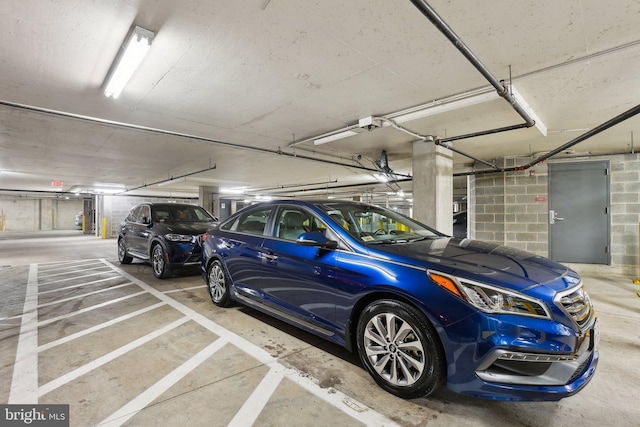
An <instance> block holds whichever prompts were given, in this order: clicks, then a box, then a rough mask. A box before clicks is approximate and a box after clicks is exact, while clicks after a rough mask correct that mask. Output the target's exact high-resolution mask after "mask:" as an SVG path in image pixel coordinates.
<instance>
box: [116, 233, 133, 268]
mask: <svg viewBox="0 0 640 427" xmlns="http://www.w3.org/2000/svg"><path fill="white" fill-rule="evenodd" d="M118 261H120V264H131V261H133V257H131V256H129V255H127V247H126V246H125V245H124V239H120V240H118Z"/></svg>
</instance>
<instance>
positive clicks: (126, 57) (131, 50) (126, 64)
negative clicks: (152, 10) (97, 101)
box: [104, 26, 155, 99]
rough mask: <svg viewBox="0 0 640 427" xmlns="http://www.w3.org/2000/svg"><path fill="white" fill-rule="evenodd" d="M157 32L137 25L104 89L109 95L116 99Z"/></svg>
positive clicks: (128, 37)
mask: <svg viewBox="0 0 640 427" xmlns="http://www.w3.org/2000/svg"><path fill="white" fill-rule="evenodd" d="M154 36H155V34H154V33H153V32H151V31H149V30H145V29H144V28H142V27H138V26H135V27H134V28H133V30H132V31H131V32H130V33H129V35H128V36H127V40H126V42H125V44H124V45H123V47H122V49H121V50H120V53H119V55H118V56H117V57H116V62H115V63H114V64H113V66H112V71H111V73H110V74H109V79H108V81H107V84H106V88H105V90H104V94H105V96H107V97H109V96H110V97H112V98H113V99H116V98H117V97H118V96H119V95H120V93H121V92H122V89H124V87H125V85H126V84H127V82H128V81H129V79H130V78H131V76H132V75H133V73H134V72H135V71H136V69H137V68H138V66H139V65H140V63H141V62H142V60H143V59H144V57H145V55H146V54H147V52H148V51H149V49H150V48H151V42H152V41H153V37H154Z"/></svg>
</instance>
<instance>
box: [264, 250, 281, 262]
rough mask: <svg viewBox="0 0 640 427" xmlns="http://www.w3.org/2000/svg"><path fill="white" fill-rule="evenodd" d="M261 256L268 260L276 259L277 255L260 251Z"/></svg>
mask: <svg viewBox="0 0 640 427" xmlns="http://www.w3.org/2000/svg"><path fill="white" fill-rule="evenodd" d="M262 258H264V259H267V260H269V261H275V260H277V259H278V255H274V254H272V253H266V252H262Z"/></svg>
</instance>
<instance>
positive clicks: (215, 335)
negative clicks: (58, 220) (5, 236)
mask: <svg viewBox="0 0 640 427" xmlns="http://www.w3.org/2000/svg"><path fill="white" fill-rule="evenodd" d="M75 239H77V240H75ZM43 242H44V243H43ZM31 244H34V245H36V244H39V245H43V248H42V250H41V251H38V254H37V255H35V254H34V255H32V256H31V257H30V258H31V259H30V260H29V261H35V262H25V260H26V259H27V258H24V257H23V255H18V254H15V255H10V251H9V250H7V248H8V247H10V243H9V242H8V241H0V253H2V254H3V262H2V264H3V266H2V274H3V277H4V278H5V280H3V283H2V285H1V288H2V289H1V290H2V292H3V295H7V299H6V300H5V302H4V303H3V305H2V308H1V310H0V324H1V325H2V326H1V329H0V334H1V340H0V347H1V350H2V351H1V353H0V354H1V355H0V363H1V365H0V380H1V381H0V384H2V385H0V401H2V402H3V403H47V404H54V403H65V404H69V405H70V414H71V425H74V426H89V425H144V426H148V425H174V424H186V425H190V426H191V425H208V426H211V425H215V426H224V425H238V426H245V425H256V426H275V425H307V426H326V425H332V426H340V425H344V426H352V425H371V426H392V425H401V426H417V425H436V426H445V425H463V426H464V425H469V426H471V425H474V426H477V425H487V426H489V425H491V426H514V425H519V426H568V425H574V424H575V423H580V424H583V425H602V424H605V423H614V424H616V425H634V424H635V422H636V420H637V419H638V417H639V416H640V410H639V409H638V408H637V406H636V404H635V397H634V396H633V393H632V392H631V390H637V389H638V387H640V379H639V378H638V377H637V376H636V375H635V373H634V370H633V367H635V366H639V365H640V355H639V352H638V351H637V350H638V348H637V342H638V338H639V333H638V329H637V324H638V320H639V317H640V309H639V308H638V307H639V306H638V299H637V297H636V296H635V292H636V291H637V289H636V288H637V285H635V287H634V285H633V283H632V282H631V281H630V280H629V279H628V278H626V277H616V276H611V275H608V274H602V273H601V272H598V271H591V272H588V271H587V272H585V282H586V285H587V287H588V290H589V292H590V294H591V296H592V298H593V299H594V303H595V305H596V307H597V309H598V314H599V317H600V319H601V322H602V323H601V327H602V340H601V344H600V347H601V362H600V365H599V367H598V372H597V373H596V376H595V377H594V379H593V380H592V382H591V383H590V384H589V385H588V386H587V388H586V389H584V390H583V391H582V392H580V393H579V394H578V395H576V396H573V397H570V398H567V399H565V400H562V401H560V402H556V403H550V402H545V403H512V402H493V401H486V400H480V399H473V398H468V397H464V396H459V395H456V394H453V393H450V392H448V391H442V392H440V393H438V394H437V395H435V396H432V397H431V398H428V399H415V400H411V401H407V400H402V399H398V398H396V397H394V396H392V395H390V394H388V393H385V392H384V391H382V390H381V389H380V388H378V387H377V385H376V384H375V383H374V382H373V380H372V379H371V378H370V377H369V375H368V374H367V373H366V371H365V370H364V369H363V368H362V367H361V366H360V365H359V362H358V360H357V358H356V357H354V356H352V355H351V354H349V353H347V352H346V351H345V350H343V349H341V348H339V347H337V346H335V345H333V344H330V343H327V342H325V341H324V340H322V339H320V338H317V337H315V336H313V335H310V334H306V333H304V332H301V331H299V330H297V329H295V328H290V327H289V326H287V325H285V324H283V323H281V322H279V321H276V320H273V319H271V318H269V317H266V316H263V315H262V314H260V313H258V312H256V311H254V310H252V309H249V308H244V307H239V306H237V307H234V308H231V309H220V308H218V307H216V306H214V305H213V304H212V303H211V301H210V299H209V296H208V293H207V290H206V288H205V287H204V285H203V281H202V279H201V277H200V276H199V275H198V272H197V270H196V271H184V272H181V274H180V275H176V276H175V277H173V278H170V279H166V280H158V279H156V278H155V277H154V276H153V273H152V272H151V267H150V266H149V265H148V264H143V263H133V264H131V265H126V266H120V265H119V264H118V263H117V261H116V260H115V253H116V248H115V241H109V240H107V241H102V240H95V238H92V237H90V236H89V237H85V236H83V237H82V238H76V237H71V238H67V246H66V247H65V249H64V250H61V249H60V248H61V247H63V246H64V245H63V244H62V243H60V242H59V241H58V240H57V238H56V239H49V240H47V239H45V240H43V239H39V242H38V243H36V242H35V241H33V242H32V241H31V240H24V241H22V245H23V246H26V247H29V246H30V245H31ZM47 247H50V248H52V249H51V250H50V252H47ZM78 253H85V254H86V256H87V257H86V258H83V257H76V256H72V255H70V254H78ZM5 254H6V255H7V256H6V257H5ZM45 254H46V255H45ZM96 255H98V257H95V256H96Z"/></svg>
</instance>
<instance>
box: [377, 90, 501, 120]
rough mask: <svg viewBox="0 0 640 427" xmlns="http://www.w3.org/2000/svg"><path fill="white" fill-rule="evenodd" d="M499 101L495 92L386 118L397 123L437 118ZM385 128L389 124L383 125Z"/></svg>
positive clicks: (446, 101) (440, 103)
mask: <svg viewBox="0 0 640 427" xmlns="http://www.w3.org/2000/svg"><path fill="white" fill-rule="evenodd" d="M496 99H499V96H498V93H497V92H495V91H491V92H486V93H479V94H474V95H472V96H468V97H464V98H460V99H456V100H453V101H449V100H444V101H434V102H433V103H432V104H430V105H427V106H424V107H422V108H416V109H410V110H405V111H403V112H399V113H395V114H390V115H388V116H386V117H387V118H389V119H392V120H393V121H394V122H396V123H403V122H408V121H411V120H417V119H422V118H424V117H429V116H435V115H436V114H441V113H445V112H447V111H453V110H457V109H459V108H464V107H470V106H472V105H476V104H481V103H483V102H489V101H493V100H496ZM383 125H384V126H388V124H386V123H383Z"/></svg>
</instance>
